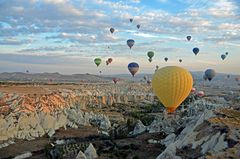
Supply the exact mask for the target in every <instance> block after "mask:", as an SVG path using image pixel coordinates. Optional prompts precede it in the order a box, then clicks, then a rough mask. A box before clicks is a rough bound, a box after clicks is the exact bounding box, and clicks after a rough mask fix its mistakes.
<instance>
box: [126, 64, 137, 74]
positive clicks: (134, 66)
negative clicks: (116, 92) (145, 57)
mask: <svg viewBox="0 0 240 159" xmlns="http://www.w3.org/2000/svg"><path fill="white" fill-rule="evenodd" d="M128 70H129V72H130V73H131V74H132V76H134V75H135V74H136V73H137V71H138V70H139V65H138V64H137V63H136V62H132V63H129V64H128Z"/></svg>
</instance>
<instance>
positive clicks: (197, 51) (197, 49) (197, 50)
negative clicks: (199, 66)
mask: <svg viewBox="0 0 240 159" xmlns="http://www.w3.org/2000/svg"><path fill="white" fill-rule="evenodd" d="M193 53H194V54H195V55H197V54H198V53H199V48H197V47H195V48H193Z"/></svg>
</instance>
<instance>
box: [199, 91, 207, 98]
mask: <svg viewBox="0 0 240 159" xmlns="http://www.w3.org/2000/svg"><path fill="white" fill-rule="evenodd" d="M204 95H205V94H204V92H203V91H198V92H197V96H199V97H203V96H204Z"/></svg>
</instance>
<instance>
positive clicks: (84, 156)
mask: <svg viewBox="0 0 240 159" xmlns="http://www.w3.org/2000/svg"><path fill="white" fill-rule="evenodd" d="M76 159H87V157H86V155H85V154H84V153H83V152H82V151H79V153H78V155H77V157H76Z"/></svg>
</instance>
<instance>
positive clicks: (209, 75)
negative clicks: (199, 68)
mask: <svg viewBox="0 0 240 159" xmlns="http://www.w3.org/2000/svg"><path fill="white" fill-rule="evenodd" d="M215 75H216V72H215V70H213V69H207V70H206V71H205V76H206V77H207V79H208V80H209V81H211V80H212V79H213V77H214V76H215Z"/></svg>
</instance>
